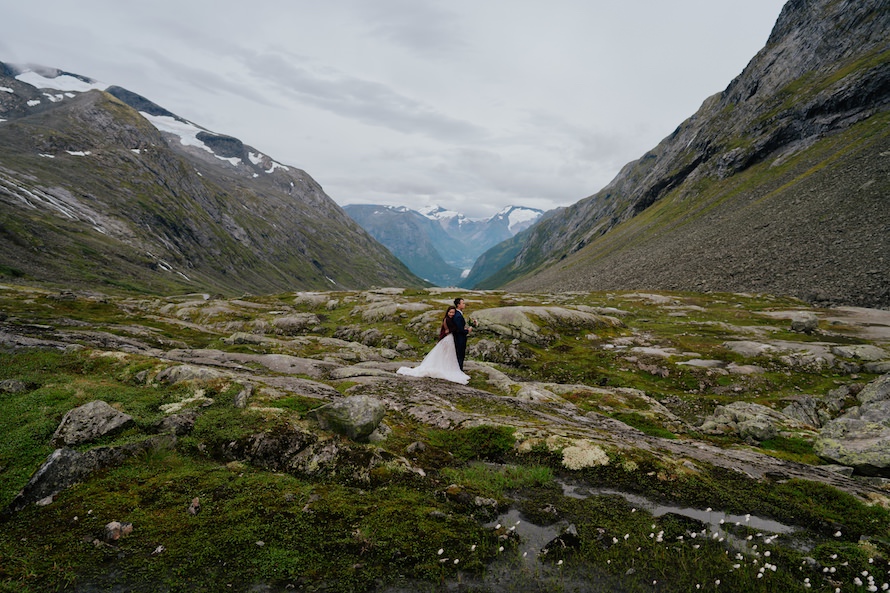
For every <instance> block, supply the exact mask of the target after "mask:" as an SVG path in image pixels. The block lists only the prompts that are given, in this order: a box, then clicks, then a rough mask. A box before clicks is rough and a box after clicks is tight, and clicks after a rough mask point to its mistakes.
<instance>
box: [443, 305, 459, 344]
mask: <svg viewBox="0 0 890 593" xmlns="http://www.w3.org/2000/svg"><path fill="white" fill-rule="evenodd" d="M452 309H454V310H455V311H457V307H455V306H454V305H448V308H447V309H445V317H443V318H442V325H440V326H439V339H440V340H441V339H442V338H444V337H445V336H446V335H448V332H449V331H451V330H449V329H448V312H449V311H451V310H452Z"/></svg>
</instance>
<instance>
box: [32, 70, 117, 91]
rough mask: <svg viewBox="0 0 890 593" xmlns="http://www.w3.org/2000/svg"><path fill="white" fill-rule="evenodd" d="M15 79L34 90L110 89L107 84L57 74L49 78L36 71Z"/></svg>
mask: <svg viewBox="0 0 890 593" xmlns="http://www.w3.org/2000/svg"><path fill="white" fill-rule="evenodd" d="M56 72H58V71H56ZM49 73H50V72H47V74H49ZM15 79H16V80H20V81H21V82H24V83H25V84H30V85H31V86H33V87H34V88H38V89H53V90H56V91H62V92H65V91H72V92H78V93H85V92H87V91H91V90H100V91H104V90H105V89H107V88H108V85H107V84H105V83H102V82H97V81H95V80H92V79H89V78H86V79H81V78H78V77H76V76H72V75H70V74H57V75H56V76H52V77H48V76H45V75H44V74H41V73H38V72H36V71H34V70H26V71H24V72H22V73H21V74H18V75H16V77H15Z"/></svg>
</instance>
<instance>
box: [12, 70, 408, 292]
mask: <svg viewBox="0 0 890 593" xmlns="http://www.w3.org/2000/svg"><path fill="white" fill-rule="evenodd" d="M0 203H2V205H3V208H2V211H0V279H2V280H4V281H15V280H17V279H20V280H23V281H29V282H41V283H51V284H54V285H56V286H60V287H65V288H82V289H98V290H116V289H120V290H129V291H138V292H150V293H151V292H154V293H175V292H183V291H208V292H214V293H222V294H228V295H232V294H240V293H245V292H247V293H269V292H277V291H287V290H305V289H314V290H320V289H340V288H342V289H347V288H348V289H355V288H369V287H373V286H381V285H386V286H393V285H398V286H423V285H425V284H426V283H425V282H424V281H422V280H421V279H420V278H418V277H417V276H415V275H413V274H411V272H410V271H409V270H408V269H407V267H405V265H404V264H402V263H401V262H400V261H398V260H397V259H396V258H395V257H394V256H393V255H392V254H391V253H390V252H389V251H387V250H386V249H385V248H384V247H383V246H382V245H380V244H379V243H378V242H377V241H375V240H374V239H373V238H372V237H371V236H370V235H368V233H366V232H365V231H364V230H363V229H362V228H361V227H359V226H358V225H357V224H356V223H355V222H354V221H353V220H352V219H351V218H349V217H348V216H347V215H346V214H345V213H344V212H343V210H342V209H340V207H339V206H337V205H336V204H335V203H334V202H333V200H331V199H330V198H329V197H328V196H327V195H325V193H324V191H323V190H322V188H321V187H320V186H319V185H318V183H316V182H315V180H313V179H312V178H311V177H310V176H309V175H308V174H307V173H305V172H304V171H301V170H299V169H297V168H295V167H292V166H289V165H284V164H282V163H280V162H278V161H276V160H274V159H273V158H272V157H270V156H268V155H266V154H264V153H263V152H261V151H260V150H257V149H255V148H253V147H251V146H247V145H245V144H243V143H242V142H241V141H240V140H238V139H237V138H233V137H231V136H226V135H223V134H218V133H215V132H212V131H210V130H207V129H205V128H202V127H201V126H199V125H197V124H195V123H192V122H190V121H187V120H185V119H183V118H181V117H178V116H176V115H175V114H173V113H172V112H170V111H168V110H167V109H165V108H163V107H161V106H159V105H156V104H155V103H152V102H151V101H150V100H148V99H146V98H144V97H141V96H139V95H137V94H135V93H132V92H130V91H128V90H126V89H123V88H120V87H117V86H108V85H105V84H103V83H99V82H97V81H95V80H92V79H90V78H87V77H84V76H80V75H77V74H72V73H69V72H63V71H60V70H57V69H53V68H44V67H35V66H15V65H11V64H4V63H2V62H0ZM343 253H349V254H350V257H348V258H346V257H343V256H342V254H343Z"/></svg>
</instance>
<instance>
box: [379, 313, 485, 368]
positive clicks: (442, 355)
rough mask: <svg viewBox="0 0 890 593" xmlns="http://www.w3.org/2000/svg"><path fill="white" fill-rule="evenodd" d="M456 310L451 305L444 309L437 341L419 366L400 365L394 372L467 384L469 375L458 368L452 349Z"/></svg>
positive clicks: (455, 353)
mask: <svg viewBox="0 0 890 593" xmlns="http://www.w3.org/2000/svg"><path fill="white" fill-rule="evenodd" d="M456 311H457V308H456V307H454V306H453V305H452V306H449V307H448V310H447V311H445V318H444V319H443V320H442V326H441V327H440V328H439V343H438V344H436V345H435V347H433V349H432V350H430V353H429V354H427V355H426V357H425V358H424V359H423V362H421V363H420V366H416V367H414V368H410V367H401V368H400V369H399V370H398V371H396V373H398V374H400V375H408V376H411V377H436V378H438V379H447V380H448V381H452V382H454V383H463V384H464V385H466V384H467V382H468V381H469V380H470V376H469V375H467V374H466V373H464V372H463V371H462V370H460V366H458V364H457V351H456V350H455V349H454V330H455V329H456V326H455V325H454V314H455V312H456Z"/></svg>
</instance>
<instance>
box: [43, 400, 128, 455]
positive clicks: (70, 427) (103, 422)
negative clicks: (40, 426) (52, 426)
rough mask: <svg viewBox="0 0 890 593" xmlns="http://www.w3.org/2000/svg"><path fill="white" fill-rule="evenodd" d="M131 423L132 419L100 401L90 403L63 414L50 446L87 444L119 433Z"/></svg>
mask: <svg viewBox="0 0 890 593" xmlns="http://www.w3.org/2000/svg"><path fill="white" fill-rule="evenodd" d="M132 423H133V417H132V416H130V415H129V414H125V413H123V412H121V411H119V410H116V409H114V408H112V407H111V406H109V405H108V404H107V403H105V402H104V401H101V400H96V401H91V402H89V403H87V404H84V405H82V406H80V407H77V408H74V409H73V410H71V411H69V412H68V413H67V414H65V417H64V418H62V422H61V423H60V424H59V426H58V428H56V432H55V434H53V438H52V441H51V444H52V445H53V446H55V447H62V446H68V447H70V446H72V445H79V444H81V443H89V442H91V441H94V440H96V439H98V438H100V437H103V436H107V435H111V434H114V433H116V432H119V431H121V430H123V429H124V428H126V427H127V426H129V425H131V424H132Z"/></svg>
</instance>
